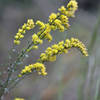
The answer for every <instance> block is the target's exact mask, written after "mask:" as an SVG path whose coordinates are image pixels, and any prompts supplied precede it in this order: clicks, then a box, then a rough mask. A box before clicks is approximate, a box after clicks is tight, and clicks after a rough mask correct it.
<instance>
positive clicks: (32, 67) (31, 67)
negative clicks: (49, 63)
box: [18, 62, 47, 77]
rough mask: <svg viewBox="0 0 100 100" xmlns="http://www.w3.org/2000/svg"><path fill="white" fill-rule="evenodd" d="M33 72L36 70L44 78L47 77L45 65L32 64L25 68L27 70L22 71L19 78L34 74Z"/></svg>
mask: <svg viewBox="0 0 100 100" xmlns="http://www.w3.org/2000/svg"><path fill="white" fill-rule="evenodd" d="M33 70H36V71H37V72H38V74H39V75H43V76H45V75H47V72H46V68H45V66H44V64H42V63H39V62H37V63H35V64H30V65H28V66H25V68H24V69H23V70H22V71H21V73H20V74H19V75H18V76H19V77H22V75H24V74H27V73H32V72H33Z"/></svg>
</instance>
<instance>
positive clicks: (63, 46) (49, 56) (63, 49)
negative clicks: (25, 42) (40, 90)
mask: <svg viewBox="0 0 100 100" xmlns="http://www.w3.org/2000/svg"><path fill="white" fill-rule="evenodd" d="M72 47H76V48H79V49H80V51H81V52H82V54H83V55H84V56H88V53H87V50H86V47H85V45H84V44H83V43H82V42H80V41H79V40H78V39H75V38H71V39H70V40H69V39H66V41H65V43H64V41H61V42H59V43H58V44H54V45H52V46H51V47H48V48H47V49H46V50H45V53H42V54H41V55H40V59H39V60H40V61H41V62H45V61H55V60H56V55H59V54H62V53H68V50H69V49H70V48H72Z"/></svg>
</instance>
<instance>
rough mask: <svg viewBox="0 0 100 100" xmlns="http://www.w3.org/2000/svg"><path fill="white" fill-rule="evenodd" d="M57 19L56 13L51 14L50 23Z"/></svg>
mask: <svg viewBox="0 0 100 100" xmlns="http://www.w3.org/2000/svg"><path fill="white" fill-rule="evenodd" d="M56 18H57V14H56V13H51V15H50V16H49V22H50V23H51V22H52V21H54V19H56Z"/></svg>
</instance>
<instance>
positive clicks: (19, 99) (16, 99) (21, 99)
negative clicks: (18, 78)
mask: <svg viewBox="0 0 100 100" xmlns="http://www.w3.org/2000/svg"><path fill="white" fill-rule="evenodd" d="M14 100H25V99H24V98H15V99H14Z"/></svg>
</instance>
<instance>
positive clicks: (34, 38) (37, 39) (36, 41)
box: [32, 34, 43, 45]
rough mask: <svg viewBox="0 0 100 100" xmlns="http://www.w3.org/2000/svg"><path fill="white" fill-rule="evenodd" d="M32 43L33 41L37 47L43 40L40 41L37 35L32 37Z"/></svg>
mask: <svg viewBox="0 0 100 100" xmlns="http://www.w3.org/2000/svg"><path fill="white" fill-rule="evenodd" d="M32 41H33V44H35V45H36V44H42V43H43V40H41V39H39V37H38V35H37V34H33V35H32Z"/></svg>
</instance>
